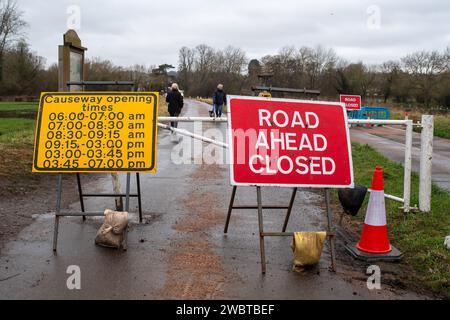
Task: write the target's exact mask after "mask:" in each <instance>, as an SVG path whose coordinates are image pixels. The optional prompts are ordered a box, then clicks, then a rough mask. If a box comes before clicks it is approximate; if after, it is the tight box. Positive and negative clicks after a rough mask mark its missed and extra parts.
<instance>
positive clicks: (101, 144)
mask: <svg viewBox="0 0 450 320" xmlns="http://www.w3.org/2000/svg"><path fill="white" fill-rule="evenodd" d="M157 106H158V94H154V93H139V94H137V93H136V94H133V93H123V94H121V93H43V94H42V96H41V102H40V107H39V114H38V123H37V128H36V141H35V151H34V161H33V171H35V172H105V171H107V172H118V171H146V172H152V171H154V170H155V169H156V168H155V164H156V137H157V136H156V133H157V127H156V121H157Z"/></svg>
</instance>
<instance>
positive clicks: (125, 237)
mask: <svg viewBox="0 0 450 320" xmlns="http://www.w3.org/2000/svg"><path fill="white" fill-rule="evenodd" d="M130 184H131V173H127V186H126V197H125V211H126V212H128V213H130ZM123 233H124V234H123V244H122V247H123V250H124V251H126V250H127V249H128V226H127V227H126V228H125V230H124V232H123Z"/></svg>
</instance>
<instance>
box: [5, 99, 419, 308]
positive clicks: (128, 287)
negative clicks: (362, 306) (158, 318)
mask: <svg viewBox="0 0 450 320" xmlns="http://www.w3.org/2000/svg"><path fill="white" fill-rule="evenodd" d="M206 112H207V105H205V104H202V103H198V102H193V101H188V102H187V107H186V108H185V114H186V115H191V116H196V115H205V114H206ZM211 126H220V128H221V131H222V132H223V133H225V127H226V125H225V124H212V125H210V126H209V127H206V128H205V129H208V128H210V127H211ZM180 127H182V128H186V129H188V130H193V124H187V123H184V124H180ZM189 142H192V141H191V140H190V139H186V140H184V143H189ZM200 145H203V146H205V147H206V146H207V145H206V144H201V143H200ZM176 146H178V147H179V146H180V145H179V144H176V143H173V142H171V140H170V135H169V134H168V133H167V132H165V131H161V132H160V134H159V149H158V172H157V174H154V175H149V174H146V175H142V176H141V180H142V192H143V207H144V215H145V223H144V224H141V225H139V224H137V223H136V222H137V216H136V214H132V224H131V230H130V232H129V236H128V246H129V248H128V251H126V252H124V251H119V250H112V249H105V248H100V247H97V246H95V245H94V238H95V234H96V231H97V229H98V228H99V226H100V224H101V220H100V219H99V218H92V219H88V220H87V221H86V222H84V223H83V222H82V221H81V218H62V220H61V224H60V234H59V248H58V254H57V255H53V253H52V249H51V245H52V242H51V240H52V232H53V217H52V215H51V214H43V213H42V212H36V214H37V216H36V219H35V221H34V222H33V224H31V225H30V226H29V227H27V228H25V229H24V230H23V231H22V232H21V233H20V235H19V236H18V237H17V239H15V240H13V241H10V242H9V243H8V244H7V245H6V247H5V248H4V250H3V251H2V256H1V257H0V299H18V298H25V299H78V298H84V299H369V298H374V299H402V298H408V299H415V298H423V297H422V296H420V295H417V294H415V293H411V292H405V291H401V290H394V289H392V288H388V287H384V286H383V287H382V288H383V289H382V290H375V291H370V290H368V289H367V287H366V282H365V281H366V277H367V276H366V275H365V274H364V270H363V269H361V268H358V267H355V266H352V265H351V264H349V263H348V260H349V258H348V257H347V256H346V255H345V253H344V252H343V250H342V243H339V242H338V255H339V257H338V272H337V273H332V272H329V271H328V266H329V255H328V246H326V247H325V249H324V252H323V255H322V259H321V262H320V264H319V265H318V267H317V268H314V269H313V270H309V271H307V272H305V273H304V274H297V273H294V272H291V267H292V266H291V260H292V251H291V249H290V242H291V239H288V238H267V240H266V255H267V261H268V265H267V274H266V275H265V276H263V275H261V273H260V256H259V237H258V235H257V232H258V229H257V226H258V222H257V214H256V212H254V211H251V210H247V211H236V212H235V213H234V215H233V216H232V219H231V224H230V230H229V233H228V235H226V236H225V235H224V234H223V225H224V221H225V216H226V212H227V204H228V201H229V197H230V194H231V187H230V186H229V179H228V166H227V165H201V164H199V160H201V154H200V153H197V154H195V153H193V154H192V160H193V162H195V163H197V164H184V165H176V164H174V163H173V161H171V155H173V154H175V153H176V152H177V151H179V150H178V149H177V147H176ZM197 146H198V145H197ZM219 150H220V149H218V150H216V151H217V152H220V151H219ZM123 179H124V176H123V177H122V183H123V185H124V180H123ZM50 187H51V188H53V187H54V186H50ZM86 188H87V189H88V190H89V189H90V190H91V191H92V190H95V191H103V192H110V191H111V182H110V178H109V177H108V176H99V179H98V180H97V181H94V182H92V183H90V184H89V185H88V186H86ZM65 192H76V190H65ZM289 198H290V190H289V189H283V188H265V189H263V202H264V203H266V204H269V203H270V204H282V205H284V204H287V203H288V201H289ZM255 202H256V191H255V189H254V188H240V189H238V194H237V198H236V203H238V204H255ZM322 202H323V198H322V196H321V195H320V194H318V193H313V192H310V191H301V192H299V194H298V197H297V199H296V202H295V204H294V210H293V213H292V218H291V222H290V224H289V227H288V229H289V230H290V231H294V230H324V229H325V220H326V219H325V213H324V209H323V206H322V204H321V203H322ZM68 206H69V207H70V208H72V209H74V210H79V204H78V203H73V204H70V205H68ZM86 206H87V209H88V210H103V209H105V208H111V207H112V206H113V200H112V199H92V198H91V199H89V200H87V204H86ZM131 208H132V211H134V212H137V204H136V202H135V201H134V200H132V207H131ZM264 218H265V228H266V231H279V230H280V229H281V226H282V224H283V219H284V213H283V212H280V211H274V210H266V211H265V212H264ZM70 265H77V266H79V267H80V269H81V290H69V289H68V288H67V286H66V280H67V278H68V277H69V275H68V274H67V273H66V270H67V268H68V266H70Z"/></svg>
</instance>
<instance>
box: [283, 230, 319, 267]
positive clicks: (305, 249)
mask: <svg viewBox="0 0 450 320" xmlns="http://www.w3.org/2000/svg"><path fill="white" fill-rule="evenodd" d="M326 237H327V233H326V232H325V231H320V232H294V239H293V240H292V245H291V247H292V251H293V252H294V266H293V268H292V271H295V272H302V271H303V270H304V269H305V268H306V267H308V266H313V265H315V264H317V263H319V260H320V256H321V255H322V250H323V244H324V242H325V239H326Z"/></svg>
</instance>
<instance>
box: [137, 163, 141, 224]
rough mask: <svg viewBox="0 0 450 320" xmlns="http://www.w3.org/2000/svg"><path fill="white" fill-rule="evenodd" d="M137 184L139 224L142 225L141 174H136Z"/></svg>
mask: <svg viewBox="0 0 450 320" xmlns="http://www.w3.org/2000/svg"><path fill="white" fill-rule="evenodd" d="M136 184H137V194H138V206H139V223H142V200H141V177H140V175H139V172H138V173H136Z"/></svg>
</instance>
